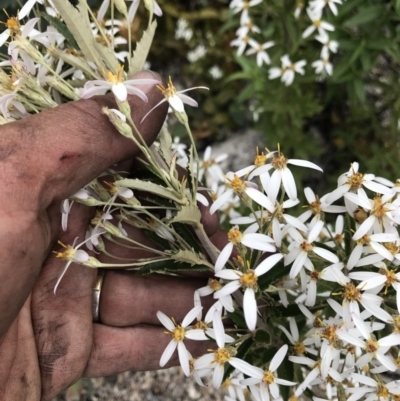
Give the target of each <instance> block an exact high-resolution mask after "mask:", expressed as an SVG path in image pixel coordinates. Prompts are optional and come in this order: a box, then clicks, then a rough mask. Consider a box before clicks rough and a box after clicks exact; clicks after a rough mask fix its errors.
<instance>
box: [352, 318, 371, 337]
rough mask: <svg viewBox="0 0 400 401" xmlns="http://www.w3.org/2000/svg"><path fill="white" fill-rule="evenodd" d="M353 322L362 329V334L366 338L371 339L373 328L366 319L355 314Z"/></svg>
mask: <svg viewBox="0 0 400 401" xmlns="http://www.w3.org/2000/svg"><path fill="white" fill-rule="evenodd" d="M351 317H352V319H353V322H354V324H355V325H356V327H357V329H358V330H359V331H360V333H361V335H362V336H363V337H364V338H365V339H366V340H369V339H370V337H371V330H370V329H369V328H368V326H367V325H366V324H365V323H364V321H363V320H362V319H361V318H360V317H359V316H357V315H355V314H353V315H352V316H351Z"/></svg>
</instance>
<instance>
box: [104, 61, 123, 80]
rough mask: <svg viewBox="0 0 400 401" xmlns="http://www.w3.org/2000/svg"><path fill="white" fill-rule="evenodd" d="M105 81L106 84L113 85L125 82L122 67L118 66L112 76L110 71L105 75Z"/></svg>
mask: <svg viewBox="0 0 400 401" xmlns="http://www.w3.org/2000/svg"><path fill="white" fill-rule="evenodd" d="M106 80H107V82H110V83H112V84H114V85H117V84H120V83H121V82H124V81H125V78H124V67H123V66H122V65H119V66H118V69H117V73H116V74H113V73H112V72H111V71H108V72H107V74H106Z"/></svg>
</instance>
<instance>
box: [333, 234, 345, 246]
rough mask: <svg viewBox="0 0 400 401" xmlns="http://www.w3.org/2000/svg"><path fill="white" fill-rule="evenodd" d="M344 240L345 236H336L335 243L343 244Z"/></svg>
mask: <svg viewBox="0 0 400 401" xmlns="http://www.w3.org/2000/svg"><path fill="white" fill-rule="evenodd" d="M343 239H344V237H343V234H336V235H335V242H336V243H337V244H341V243H342V242H343Z"/></svg>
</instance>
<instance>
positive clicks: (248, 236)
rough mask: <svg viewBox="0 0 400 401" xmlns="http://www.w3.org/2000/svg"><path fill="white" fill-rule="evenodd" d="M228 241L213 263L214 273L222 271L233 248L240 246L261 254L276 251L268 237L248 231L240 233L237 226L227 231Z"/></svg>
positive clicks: (272, 241)
mask: <svg viewBox="0 0 400 401" xmlns="http://www.w3.org/2000/svg"><path fill="white" fill-rule="evenodd" d="M228 240H229V242H228V243H227V244H226V245H225V246H224V248H223V249H222V250H221V253H220V254H219V256H218V259H217V261H216V262H215V272H219V271H221V270H222V269H223V267H224V266H225V264H226V262H227V261H228V259H229V257H230V256H231V254H232V252H233V248H234V247H239V246H240V244H241V245H244V246H245V247H247V248H250V249H256V250H258V251H263V252H275V251H276V248H275V246H274V245H273V244H274V240H273V239H272V238H271V237H269V236H268V235H265V234H260V233H253V232H248V229H247V230H245V231H244V232H241V231H240V230H239V227H238V226H235V227H233V228H231V229H230V230H229V231H228Z"/></svg>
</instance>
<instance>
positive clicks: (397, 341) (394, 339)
mask: <svg viewBox="0 0 400 401" xmlns="http://www.w3.org/2000/svg"><path fill="white" fill-rule="evenodd" d="M378 344H379V345H380V346H381V347H392V346H394V345H400V334H398V333H392V334H389V335H388V336H386V337H382V338H381V339H380V340H379V341H378Z"/></svg>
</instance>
